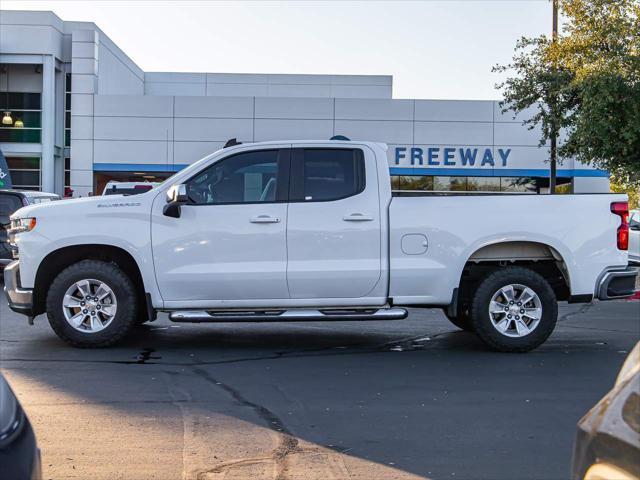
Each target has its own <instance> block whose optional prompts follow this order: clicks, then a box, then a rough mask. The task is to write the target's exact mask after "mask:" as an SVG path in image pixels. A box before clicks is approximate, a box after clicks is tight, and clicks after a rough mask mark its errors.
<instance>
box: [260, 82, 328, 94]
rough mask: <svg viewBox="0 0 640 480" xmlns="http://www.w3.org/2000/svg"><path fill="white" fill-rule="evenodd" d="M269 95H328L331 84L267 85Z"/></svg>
mask: <svg viewBox="0 0 640 480" xmlns="http://www.w3.org/2000/svg"><path fill="white" fill-rule="evenodd" d="M267 95H268V96H270V97H330V96H331V85H281V84H275V85H271V84H270V85H268V86H267Z"/></svg>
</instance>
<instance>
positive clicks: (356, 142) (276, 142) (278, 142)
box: [225, 139, 388, 151]
mask: <svg viewBox="0 0 640 480" xmlns="http://www.w3.org/2000/svg"><path fill="white" fill-rule="evenodd" d="M283 143H295V144H297V145H300V144H303V145H304V144H318V143H322V144H326V145H334V144H336V145H369V146H372V147H379V148H382V149H383V150H385V151H386V150H387V149H388V146H387V144H386V143H384V142H371V141H359V140H328V139H322V140H320V139H318V140H268V141H264V142H246V143H239V144H236V145H233V146H231V147H227V148H225V150H226V149H229V148H236V147H246V146H252V147H253V146H256V147H259V146H263V145H264V146H269V145H282V144H283Z"/></svg>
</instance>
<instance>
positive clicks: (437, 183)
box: [391, 175, 570, 193]
mask: <svg viewBox="0 0 640 480" xmlns="http://www.w3.org/2000/svg"><path fill="white" fill-rule="evenodd" d="M558 181H559V183H561V179H558ZM544 182H545V179H540V178H529V177H459V176H446V177H445V176H428V175H392V176H391V188H392V189H393V190H414V191H416V190H418V191H419V190H423V191H435V192H512V193H539V191H540V188H541V187H544V186H545V185H544ZM562 183H565V181H562ZM569 185H570V183H569ZM566 190H567V191H570V187H567V188H566Z"/></svg>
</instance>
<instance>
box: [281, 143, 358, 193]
mask: <svg viewBox="0 0 640 480" xmlns="http://www.w3.org/2000/svg"><path fill="white" fill-rule="evenodd" d="M291 168H292V180H293V184H294V185H295V186H294V188H293V189H292V200H293V201H303V202H326V201H331V200H340V199H342V198H347V197H351V196H353V195H357V194H359V193H360V192H362V191H363V190H364V187H365V169H364V156H363V154H362V150H359V149H341V148H307V149H303V150H298V151H297V155H294V158H293V159H292V165H291Z"/></svg>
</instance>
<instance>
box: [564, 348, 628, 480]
mask: <svg viewBox="0 0 640 480" xmlns="http://www.w3.org/2000/svg"><path fill="white" fill-rule="evenodd" d="M571 479H572V480H640V342H638V343H637V344H636V346H635V347H634V349H633V350H632V351H631V353H630V354H629V356H628V357H627V359H626V361H625V362H624V364H623V365H622V369H621V370H620V373H619V374H618V378H617V379H616V383H615V385H614V386H613V389H612V390H611V391H609V393H607V394H606V395H605V396H604V397H603V398H602V400H600V401H599V402H598V403H597V404H596V406H595V407H593V408H592V409H591V410H590V411H589V413H587V414H586V415H585V416H584V417H583V418H582V420H580V422H578V434H577V437H576V441H575V445H574V449H573V467H572V472H571Z"/></svg>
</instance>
